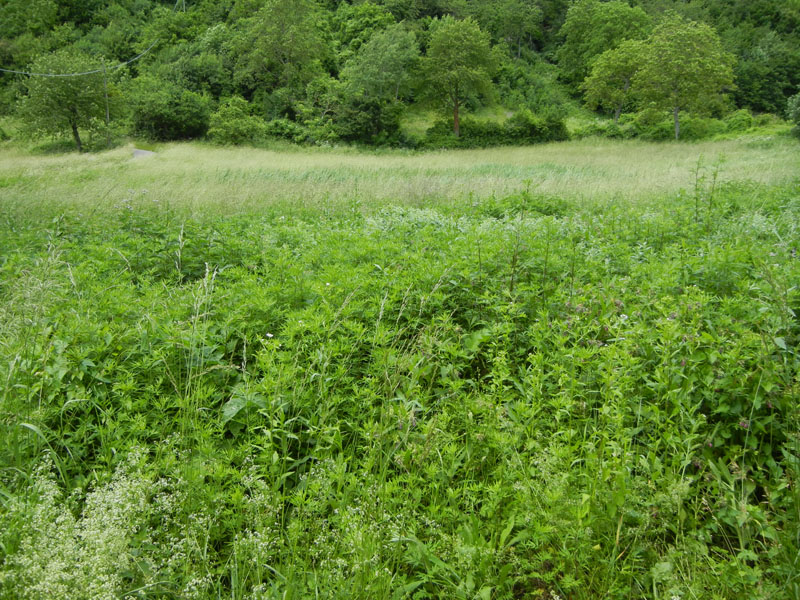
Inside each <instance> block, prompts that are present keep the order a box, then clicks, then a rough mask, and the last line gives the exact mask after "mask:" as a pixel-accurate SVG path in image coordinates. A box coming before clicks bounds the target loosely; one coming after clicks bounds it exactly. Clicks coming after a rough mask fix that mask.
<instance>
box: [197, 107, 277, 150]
mask: <svg viewBox="0 0 800 600" xmlns="http://www.w3.org/2000/svg"><path fill="white" fill-rule="evenodd" d="M266 134H267V128H266V125H265V123H264V121H263V120H262V119H259V118H258V117H254V116H252V115H251V114H250V104H249V103H248V102H247V101H246V100H245V99H244V98H240V97H238V96H235V97H233V98H229V99H227V100H225V101H224V102H223V103H222V104H221V105H220V107H219V109H217V111H216V112H215V113H214V114H212V115H211V118H210V121H209V128H208V137H209V138H210V139H211V140H213V141H214V142H217V143H220V144H244V143H252V142H256V141H258V140H260V139H263V138H264V136H265V135H266Z"/></svg>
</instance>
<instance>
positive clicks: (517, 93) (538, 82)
mask: <svg viewBox="0 0 800 600" xmlns="http://www.w3.org/2000/svg"><path fill="white" fill-rule="evenodd" d="M496 78H497V92H498V95H499V97H500V101H501V103H502V104H503V106H507V107H509V108H515V109H527V110H530V111H532V112H534V113H545V112H548V111H553V110H555V111H559V110H566V105H567V104H568V103H569V102H570V99H569V93H568V91H567V90H566V89H565V87H564V85H563V84H561V83H560V82H559V81H558V69H557V67H556V66H555V65H552V64H549V63H547V62H545V61H543V60H537V61H535V62H533V63H529V62H527V61H524V60H504V61H502V62H501V63H500V68H499V69H498V72H497V76H496Z"/></svg>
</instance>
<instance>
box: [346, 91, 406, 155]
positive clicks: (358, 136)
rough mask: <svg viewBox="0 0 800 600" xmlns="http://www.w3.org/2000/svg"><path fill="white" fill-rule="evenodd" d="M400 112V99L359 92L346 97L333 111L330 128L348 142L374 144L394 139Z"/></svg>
mask: <svg viewBox="0 0 800 600" xmlns="http://www.w3.org/2000/svg"><path fill="white" fill-rule="evenodd" d="M402 111H403V105H402V104H401V103H400V102H395V101H382V100H379V99H375V98H370V97H368V96H363V95H360V96H353V97H350V98H346V99H345V100H344V102H342V104H341V105H340V106H339V107H338V109H337V111H336V115H335V117H334V131H335V133H336V135H337V136H338V137H339V138H340V139H342V140H344V141H348V142H364V143H367V144H378V145H380V144H388V143H392V142H396V141H397V139H398V134H399V132H400V114H401V113H402Z"/></svg>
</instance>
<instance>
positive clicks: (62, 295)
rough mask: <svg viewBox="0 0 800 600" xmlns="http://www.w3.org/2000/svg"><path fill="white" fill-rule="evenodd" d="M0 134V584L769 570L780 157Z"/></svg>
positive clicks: (665, 147)
mask: <svg viewBox="0 0 800 600" xmlns="http://www.w3.org/2000/svg"><path fill="white" fill-rule="evenodd" d="M153 149H154V150H156V151H157V153H156V155H155V156H150V157H146V158H142V159H135V160H134V159H132V158H131V153H130V147H128V148H120V149H117V150H113V151H110V152H104V153H96V154H89V155H86V154H83V155H79V154H74V153H73V154H56V155H45V156H41V155H35V154H31V153H29V152H28V151H27V150H25V149H21V148H19V147H15V146H11V145H9V143H5V144H4V147H3V149H2V150H3V151H2V154H1V155H0V381H2V382H3V386H2V391H1V392H0V598H3V599H8V600H11V599H14V600H19V599H24V600H34V599H36V600H39V599H41V600H45V599H47V600H60V599H64V600H66V599H69V600H76V599H97V598H141V599H167V598H202V599H209V600H210V599H212V598H235V599H244V598H250V599H262V598H309V597H318V598H348V599H350V598H365V599H367V598H369V599H374V598H416V599H422V598H465V599H466V598H470V599H472V598H482V599H492V598H493V599H511V598H542V599H547V600H555V599H556V598H563V599H566V598H571V599H572V598H574V599H589V598H598V599H599V598H652V599H666V598H669V599H674V598H684V599H689V598H730V599H734V598H736V599H740V598H764V599H766V598H770V599H774V598H800V578H798V573H800V569H798V560H800V559H799V558H798V557H800V492H799V491H798V487H797V481H798V476H799V475H800V435H798V432H800V412H799V411H798V402H797V400H798V393H799V392H800V388H798V368H799V367H800V359H798V354H797V343H798V337H799V336H800V326H799V324H798V318H797V313H798V310H800V296H798V291H797V281H798V279H799V278H800V260H798V256H797V251H798V247H799V246H800V231H799V230H798V224H799V223H800V181H798V179H797V173H798V166H800V159H799V157H800V153H799V152H798V144H797V141H796V140H794V139H793V138H791V137H789V136H786V135H783V136H780V135H773V136H764V135H761V136H750V137H744V138H739V139H734V140H728V141H716V142H702V143H688V142H684V143H681V144H675V143H667V144H664V143H662V144H653V143H643V142H637V141H627V142H622V141H604V142H598V141H597V140H594V141H588V140H584V141H577V142H569V143H561V144H548V145H541V146H536V147H528V148H505V149H493V150H481V151H459V152H450V153H447V152H440V153H426V154H417V153H409V152H401V151H386V152H384V153H382V154H377V153H371V154H364V153H360V152H356V151H353V150H336V151H333V150H326V149H306V150H301V149H297V148H285V149H283V150H282V151H280V152H278V151H265V150H255V149H249V150H244V149H214V148H211V147H208V146H202V145H199V144H191V145H186V144H184V145H165V146H156V147H154V148H153Z"/></svg>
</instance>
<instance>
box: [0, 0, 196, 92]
mask: <svg viewBox="0 0 800 600" xmlns="http://www.w3.org/2000/svg"><path fill="white" fill-rule="evenodd" d="M178 4H182V5H183V12H186V0H176V1H175V6H173V7H172V12H173V13H175V12H177V11H178ZM158 42H159V40H156V41H155V42H153V43H152V44H150V47H149V48H147V50H145V51H144V52H142V53H141V54H137V55H136V56H134V57H133V58H131V59H129V60H126V61H125V62H121V63H119V64H118V65H115V66H113V67H108V68H106V66H105V65H103V66H102V67H100V68H99V69H95V70H93V71H84V72H83V73H30V72H28V71H15V70H14V69H3V68H2V67H0V72H1V73H14V74H15V75H27V76H28V77H83V76H85V75H96V74H97V73H105V72H107V71H116V70H117V69H121V68H122V67H124V66H126V65H129V64H131V63H133V62H136V61H137V60H139V59H140V58H142V57H143V56H144V55H145V54H147V53H148V52H150V50H152V49H153V47H154V46H155V45H156V44H157V43H158Z"/></svg>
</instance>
